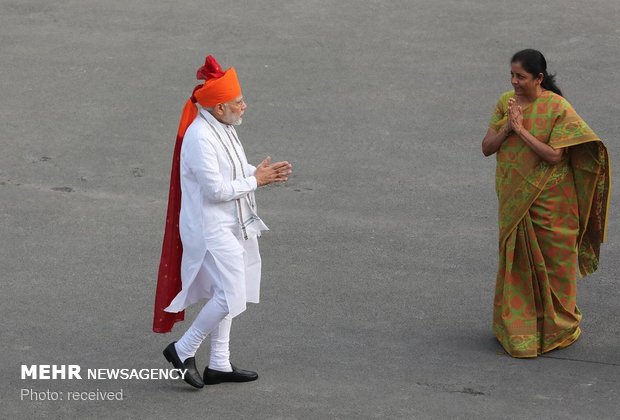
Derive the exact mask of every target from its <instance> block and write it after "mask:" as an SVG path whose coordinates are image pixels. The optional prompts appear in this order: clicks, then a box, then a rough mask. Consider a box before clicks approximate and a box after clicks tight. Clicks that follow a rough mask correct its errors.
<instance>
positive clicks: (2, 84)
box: [0, 0, 620, 419]
mask: <svg viewBox="0 0 620 420" xmlns="http://www.w3.org/2000/svg"><path fill="white" fill-rule="evenodd" d="M619 21H620V3H618V1H617V0H590V1H577V0H565V1H561V0H550V1H546V2H541V1H533V0H523V1H521V2H511V1H506V0H499V1H492V0H452V1H448V0H438V1H435V2H430V1H426V2H425V1H357V2H356V1H338V2H336V1H331V2H330V1H287V2H275V1H271V2H270V1H240V2H225V1H211V2H199V1H195V0H190V1H185V2H165V1H146V0H124V1H118V0H106V1H92V0H90V1H78V0H73V1H44V0H23V1H22V0H13V1H6V0H0V57H1V60H0V92H1V93H2V100H1V101H0V127H1V135H0V141H1V145H2V153H0V238H2V241H1V242H0V244H1V248H0V268H1V272H2V284H3V293H2V295H1V297H0V302H1V307H2V321H3V322H2V324H3V332H2V340H1V342H2V354H3V356H4V357H5V359H4V362H3V363H2V364H1V365H0V369H1V370H0V375H1V377H2V380H1V381H0V384H1V391H2V394H1V395H2V415H0V417H2V418H8V419H13V418H20V419H21V418H37V417H45V418H101V419H108V418H131V419H134V418H168V419H176V418H180V419H181V418H209V419H243V418H256V419H366V418H384V419H401V418H403V419H409V418H415V419H448V418H461V419H565V418H573V419H611V418H618V417H620V403H619V400H620V338H618V337H619V336H620V322H619V321H620V316H619V315H618V301H619V300H620V290H619V288H618V279H617V273H618V270H619V269H620V246H619V245H620V225H619V224H618V222H617V217H616V216H617V214H618V210H617V209H618V203H620V193H619V189H618V188H616V189H614V191H613V197H612V207H611V219H610V223H609V230H608V243H607V244H606V245H605V246H604V248H603V250H602V262H601V268H600V270H599V271H598V272H597V273H595V274H594V275H593V276H591V277H590V278H588V279H586V280H584V281H582V282H581V283H580V291H579V305H580V309H581V310H582V312H583V313H584V321H583V331H584V333H583V336H582V338H581V339H580V341H579V342H577V343H576V344H575V345H574V346H572V347H570V348H568V349H566V350H562V351H558V352H553V353H551V354H549V355H548V356H546V357H542V358H538V359H536V360H517V359H513V358H510V357H508V356H506V355H505V354H504V352H503V350H502V349H501V347H500V346H499V345H498V344H497V343H496V341H495V340H494V338H493V336H492V333H491V327H490V325H491V304H492V298H493V289H494V276H495V270H496V264H497V256H496V237H497V228H496V211H497V203H496V198H495V196H494V188H493V183H494V178H493V177H494V168H495V161H494V159H493V158H487V159H485V158H483V156H482V154H481V152H480V141H481V139H482V136H483V134H484V132H485V130H486V124H487V121H488V118H489V116H490V113H491V110H492V108H493V106H494V104H495V102H496V100H497V98H498V97H499V95H500V94H501V93H502V92H503V91H505V90H509V89H510V85H509V77H508V76H509V74H508V73H509V67H508V61H509V58H510V56H511V54H512V53H514V52H515V51H517V50H519V49H522V48H525V47H534V48H538V49H540V50H542V51H543V52H544V53H545V55H546V56H547V59H548V61H549V67H550V70H551V71H552V72H557V78H558V82H559V85H560V87H561V88H562V89H563V90H564V92H565V95H566V97H567V98H568V99H569V101H571V102H572V103H573V105H574V106H575V108H576V109H577V111H578V112H579V113H580V114H581V115H582V116H583V117H584V118H585V120H586V121H588V123H589V124H590V126H591V127H592V128H593V129H594V130H595V131H596V132H597V133H598V134H599V135H600V136H601V137H602V138H603V139H605V141H606V144H607V147H608V148H609V152H610V155H611V157H612V164H613V171H614V172H613V176H614V177H615V179H620V173H619V171H618V167H620V164H619V163H618V162H619V161H620V159H619V158H620V153H619V151H620V147H619V145H618V139H619V138H620V124H619V123H618V121H619V118H618V115H619V114H620V106H619V105H618V104H619V103H620V89H619V88H618V86H619V85H620V76H619V72H618V69H619V68H620V29H619V26H618V22H619ZM208 53H210V54H213V55H214V56H215V57H216V58H217V59H218V60H219V61H220V62H221V63H222V64H223V65H224V66H229V65H234V66H235V67H236V68H237V71H238V73H239V75H240V80H241V82H242V86H243V89H244V94H245V97H246V98H247V100H248V103H249V108H248V110H247V114H246V118H245V122H244V125H243V126H241V127H240V129H239V133H240V136H241V139H242V141H243V142H244V145H245V148H246V152H247V154H248V157H249V159H250V160H251V161H253V162H259V161H260V160H261V159H262V158H263V157H264V156H266V155H268V154H270V155H272V156H273V157H274V159H288V160H290V161H291V162H292V163H293V165H294V167H295V174H294V176H293V177H292V178H291V180H290V181H289V182H288V183H287V184H286V185H281V186H274V187H268V188H265V189H262V190H260V192H259V194H258V200H259V205H260V207H261V214H262V216H263V218H264V220H265V221H266V223H267V224H268V225H269V226H270V227H271V231H270V232H268V233H267V234H266V235H265V236H264V237H263V239H262V240H261V249H262V255H263V261H264V271H263V279H264V280H263V292H262V302H261V303H260V304H259V305H255V306H250V307H249V309H248V311H247V312H246V313H244V314H243V315H242V316H241V317H240V318H239V319H237V320H236V321H235V322H234V325H233V335H232V357H233V362H234V363H236V364H237V365H239V366H241V367H245V368H253V369H256V370H258V372H259V374H260V375H261V377H260V379H259V381H257V382H254V383H250V384H243V385H219V386H216V387H209V388H208V389H204V390H201V391H194V390H192V389H190V388H189V387H188V386H186V385H185V384H184V383H181V382H176V381H166V380H159V381H155V380H152V381H147V380H129V381H121V380H116V381H102V380H99V381H95V380H82V381H79V380H73V381H69V380H65V381H63V380H48V381H45V380H36V381H35V380H21V379H20V371H19V369H20V365H21V364H45V363H47V364H78V365H81V366H82V367H83V368H84V369H86V368H114V367H118V368H166V367H168V365H167V364H166V362H165V361H164V359H163V357H162V355H161V351H162V349H163V348H164V347H165V345H166V344H168V343H169V342H170V341H172V340H176V339H178V337H179V336H180V334H181V333H182V332H183V331H184V329H185V328H186V327H187V326H188V322H184V323H182V324H178V325H177V326H176V327H175V329H174V331H173V333H172V334H167V335H159V334H154V333H152V332H151V322H152V306H153V297H154V290H155V281H156V274H157V268H158V262H159V255H160V251H161V239H162V232H163V227H164V216H165V211H166V203H167V193H168V182H169V172H170V161H171V155H172V148H173V144H174V138H175V133H176V127H177V124H178V118H179V115H180V111H181V108H182V104H183V102H184V101H185V100H186V98H187V97H188V95H189V94H190V93H191V91H192V88H193V87H194V85H195V84H196V83H197V82H196V81H195V80H194V75H195V71H196V69H197V68H198V67H199V66H200V65H201V64H202V61H203V60H204V56H205V55H206V54H208ZM197 309H198V308H192V309H190V310H189V311H188V314H187V316H188V318H190V319H191V318H193V316H194V315H195V314H196V311H197ZM205 347H206V346H205ZM207 358H208V349H206V348H203V349H201V350H200V352H199V354H198V362H199V365H200V366H204V363H205V362H206V361H207ZM22 388H28V389H33V390H35V391H45V390H47V389H49V390H51V391H57V392H60V391H63V392H68V391H95V390H96V389H99V390H103V391H118V390H120V389H123V392H124V394H123V395H124V398H123V400H122V401H84V402H73V401H30V400H26V401H22V400H20V389H22Z"/></svg>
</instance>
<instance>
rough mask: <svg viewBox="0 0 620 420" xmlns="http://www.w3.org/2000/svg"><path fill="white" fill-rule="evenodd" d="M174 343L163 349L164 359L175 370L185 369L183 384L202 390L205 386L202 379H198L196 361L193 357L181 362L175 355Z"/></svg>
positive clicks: (198, 373)
mask: <svg viewBox="0 0 620 420" xmlns="http://www.w3.org/2000/svg"><path fill="white" fill-rule="evenodd" d="M174 343H176V341H173V342H172V343H170V344H168V347H166V348H165V349H164V357H165V358H166V360H167V361H169V362H170V363H172V365H173V366H174V367H175V368H176V369H181V370H185V369H187V372H185V378H184V379H183V380H184V381H185V382H187V383H188V384H190V385H191V386H195V387H196V388H202V387H203V386H205V384H204V382H202V378H201V377H200V372H198V369H196V359H195V358H193V357H188V358H187V359H186V360H185V362H181V359H179V355H178V354H177V349H176V348H175V347H174Z"/></svg>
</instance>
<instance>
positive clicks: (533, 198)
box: [489, 91, 611, 357]
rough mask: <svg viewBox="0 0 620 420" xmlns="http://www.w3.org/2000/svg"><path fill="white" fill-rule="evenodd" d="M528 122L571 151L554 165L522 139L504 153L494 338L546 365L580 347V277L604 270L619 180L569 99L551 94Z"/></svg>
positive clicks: (498, 120)
mask: <svg viewBox="0 0 620 420" xmlns="http://www.w3.org/2000/svg"><path fill="white" fill-rule="evenodd" d="M513 95H514V92H512V91H511V92H506V93H505V94H503V95H502V96H501V98H500V100H499V102H498V104H497V107H496V109H495V113H494V115H493V117H492V118H491V122H490V124H489V127H490V128H492V129H494V130H496V131H497V130H499V129H500V128H501V127H502V126H503V125H504V124H505V123H506V119H507V109H508V99H509V98H510V97H512V96H513ZM523 117H524V118H523V126H524V128H525V129H527V130H528V131H529V132H530V133H531V134H532V135H534V136H535V137H536V138H537V139H538V140H540V141H542V142H544V143H547V144H549V145H550V146H552V147H554V148H556V149H558V148H566V149H567V151H566V152H565V153H564V156H563V159H562V161H561V162H560V163H558V164H556V165H550V164H547V163H546V162H544V161H542V160H541V159H540V158H539V157H538V156H537V155H536V154H535V153H534V152H533V151H532V150H531V149H530V148H529V147H528V146H527V145H526V144H525V143H524V142H523V141H522V140H521V139H520V138H519V137H518V136H516V135H514V134H512V135H510V136H509V137H508V138H507V139H506V141H505V142H504V143H503V144H502V146H501V148H500V150H499V151H498V153H497V171H496V192H497V196H498V200H499V218H498V219H499V268H498V273H497V279H496V290H495V299H494V311H493V331H494V333H495V335H496V337H497V339H498V340H499V342H500V343H501V344H502V346H503V347H504V349H505V350H506V351H507V352H508V353H509V354H510V355H511V356H514V357H536V356H537V355H539V354H541V353H544V352H547V351H550V350H553V349H555V348H561V347H565V346H567V345H570V344H571V343H573V342H574V341H575V340H577V338H579V335H580V333H581V330H580V328H579V323H580V321H581V313H580V312H579V309H578V307H577V305H576V294H577V284H576V281H577V275H578V274H580V275H581V276H586V275H588V274H591V273H593V272H594V271H595V270H596V269H597V267H598V261H599V251H600V244H601V243H602V242H604V240H605V237H604V236H605V227H606V220H607V210H608V203H609V193H610V184H611V179H610V170H609V159H608V156H607V150H606V149H605V146H604V145H603V143H602V142H601V141H600V139H599V138H598V137H597V136H596V135H595V134H594V132H593V131H592V130H591V129H590V127H588V125H587V124H586V123H585V122H584V121H583V120H582V119H581V118H580V117H579V115H577V113H576V112H575V111H574V109H573V108H572V106H571V105H570V104H569V103H568V102H567V101H566V100H565V99H564V98H562V97H561V96H559V95H556V94H554V93H553V92H550V91H545V92H543V94H542V95H541V96H540V97H539V98H538V99H536V101H534V102H533V103H532V104H531V105H529V106H528V107H526V108H524V109H523Z"/></svg>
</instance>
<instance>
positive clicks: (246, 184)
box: [165, 109, 268, 317]
mask: <svg viewBox="0 0 620 420" xmlns="http://www.w3.org/2000/svg"><path fill="white" fill-rule="evenodd" d="M255 172H256V168H255V167H254V166H252V165H250V164H249V163H248V162H247V159H246V156H245V152H244V150H243V146H242V145H241V143H240V142H239V138H238V137H237V133H236V131H235V129H234V127H232V126H230V125H226V124H222V123H220V122H219V121H217V120H216V119H215V118H214V117H213V116H212V115H211V114H210V113H209V112H208V111H206V110H204V109H201V110H200V112H199V114H198V116H197V117H196V119H195V120H194V121H193V122H192V124H191V125H190V126H189V127H188V129H187V131H186V132H185V137H184V138H183V145H182V147H181V213H180V217H179V231H180V234H181V241H182V243H183V259H182V262H181V280H182V284H183V288H182V290H181V292H179V294H178V295H177V296H176V297H175V298H174V300H173V301H172V303H171V304H170V306H168V307H167V308H166V309H165V310H166V311H167V312H179V311H181V310H183V309H185V308H186V307H188V306H189V305H191V304H193V303H195V302H197V301H199V300H201V299H209V298H211V296H212V295H213V292H214V288H220V289H223V290H224V292H225V295H226V301H227V304H228V308H229V311H230V315H231V316H233V317H234V316H236V315H238V314H240V313H241V312H243V311H244V310H245V306H246V302H256V303H257V302H258V300H259V291H260V269H261V263H260V255H259V252H258V243H257V236H260V232H261V231H263V230H268V228H267V226H266V225H265V224H264V223H263V221H262V220H261V219H260V218H259V217H258V215H257V213H256V200H255V199H254V191H255V190H256V188H257V183H256V178H255V177H254V173H255ZM207 252H209V253H210V254H211V256H212V257H213V258H212V259H211V258H209V259H208V261H209V262H210V264H212V265H213V267H209V268H210V269H209V270H205V269H202V270H201V266H202V265H203V261H204V260H205V256H206V253H207Z"/></svg>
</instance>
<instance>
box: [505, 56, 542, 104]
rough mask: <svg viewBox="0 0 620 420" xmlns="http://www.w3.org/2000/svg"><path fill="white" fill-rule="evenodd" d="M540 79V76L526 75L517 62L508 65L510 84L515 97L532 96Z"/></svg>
mask: <svg viewBox="0 0 620 420" xmlns="http://www.w3.org/2000/svg"><path fill="white" fill-rule="evenodd" d="M542 79H543V75H542V74H539V75H537V76H534V75H533V74H531V73H528V72H527V71H526V70H525V69H524V68H523V66H522V65H521V63H520V62H518V61H517V62H515V63H512V64H511V65H510V83H511V84H512V87H513V88H514V90H515V93H516V94H517V95H526V96H534V95H535V94H536V91H537V89H538V86H540V83H541V82H542Z"/></svg>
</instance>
